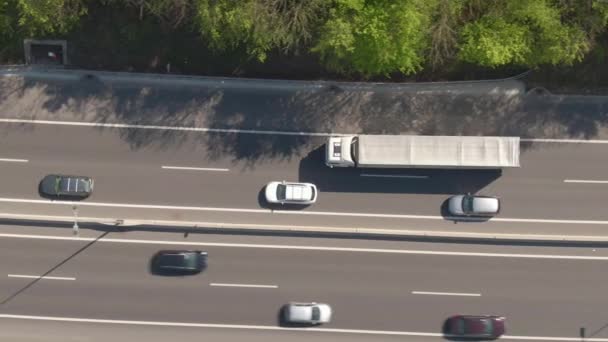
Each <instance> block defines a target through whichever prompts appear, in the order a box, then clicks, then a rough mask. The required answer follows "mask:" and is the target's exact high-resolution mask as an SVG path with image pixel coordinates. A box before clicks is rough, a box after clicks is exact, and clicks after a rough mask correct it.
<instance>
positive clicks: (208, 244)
mask: <svg viewBox="0 0 608 342" xmlns="http://www.w3.org/2000/svg"><path fill="white" fill-rule="evenodd" d="M0 238H13V239H37V240H57V241H94V240H97V242H110V243H132V244H149V245H178V246H206V247H226V248H258V249H284V250H304V251H326V252H354V253H383V254H411V255H436V256H464V257H490V258H520V259H558V260H589V261H608V257H602V256H582V255H555V254H509V253H477V252H449V251H428V250H406V249H380V248H351V247H324V246H297V245H265V244H242V243H220V242H186V241H162V240H136V239H113V238H102V239H99V240H98V239H97V238H93V237H91V238H85V237H72V236H52V235H28V234H2V233H0Z"/></svg>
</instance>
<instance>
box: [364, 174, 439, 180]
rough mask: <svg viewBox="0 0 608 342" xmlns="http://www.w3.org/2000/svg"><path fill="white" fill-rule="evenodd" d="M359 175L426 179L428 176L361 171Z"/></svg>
mask: <svg viewBox="0 0 608 342" xmlns="http://www.w3.org/2000/svg"><path fill="white" fill-rule="evenodd" d="M360 176H361V177H384V178H417V179H426V178H429V176H410V175H382V174H372V173H362V174H361V175H360Z"/></svg>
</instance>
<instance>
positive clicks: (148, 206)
mask: <svg viewBox="0 0 608 342" xmlns="http://www.w3.org/2000/svg"><path fill="white" fill-rule="evenodd" d="M0 202H9V203H30V204H50V205H69V206H73V205H74V204H75V202H72V201H55V200H51V201H49V200H38V199H24V198H0ZM77 205H78V206H79V207H109V208H138V209H168V210H185V211H216V212H237V213H256V214H279V215H280V214H283V215H312V216H339V217H340V216H341V217H369V218H395V219H422V220H446V219H457V220H459V221H473V222H475V221H477V220H478V219H476V218H466V217H449V216H446V217H443V216H432V215H407V214H376V213H349V212H332V211H289V210H270V209H244V208H221V207H194V206H175V205H155V204H132V203H104V202H89V201H87V202H77ZM488 221H493V222H523V223H556V224H589V225H608V221H597V220H554V219H528V218H491V219H489V220H488Z"/></svg>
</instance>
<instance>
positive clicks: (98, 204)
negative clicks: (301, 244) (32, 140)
mask: <svg viewBox="0 0 608 342" xmlns="http://www.w3.org/2000/svg"><path fill="white" fill-rule="evenodd" d="M0 202H12V203H31V204H56V205H70V206H73V205H74V204H75V202H72V201H49V200H31V199H18V198H0ZM77 203H78V206H79V207H108V208H137V209H170V210H188V211H219V212H240V213H272V210H270V209H241V208H214V207H190V206H175V205H154V204H132V203H104V202H77Z"/></svg>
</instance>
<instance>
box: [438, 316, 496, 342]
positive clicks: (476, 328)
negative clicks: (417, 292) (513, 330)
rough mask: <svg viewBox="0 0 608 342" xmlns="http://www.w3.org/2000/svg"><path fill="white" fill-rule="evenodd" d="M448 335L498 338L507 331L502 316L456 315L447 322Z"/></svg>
mask: <svg viewBox="0 0 608 342" xmlns="http://www.w3.org/2000/svg"><path fill="white" fill-rule="evenodd" d="M445 328H446V330H445V332H446V334H447V335H450V336H454V337H462V338H467V339H491V340H493V339H497V338H499V337H500V336H501V335H502V334H504V333H505V318H504V317H502V316H473V315H455V316H452V317H450V318H448V319H447V320H446V322H445Z"/></svg>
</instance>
